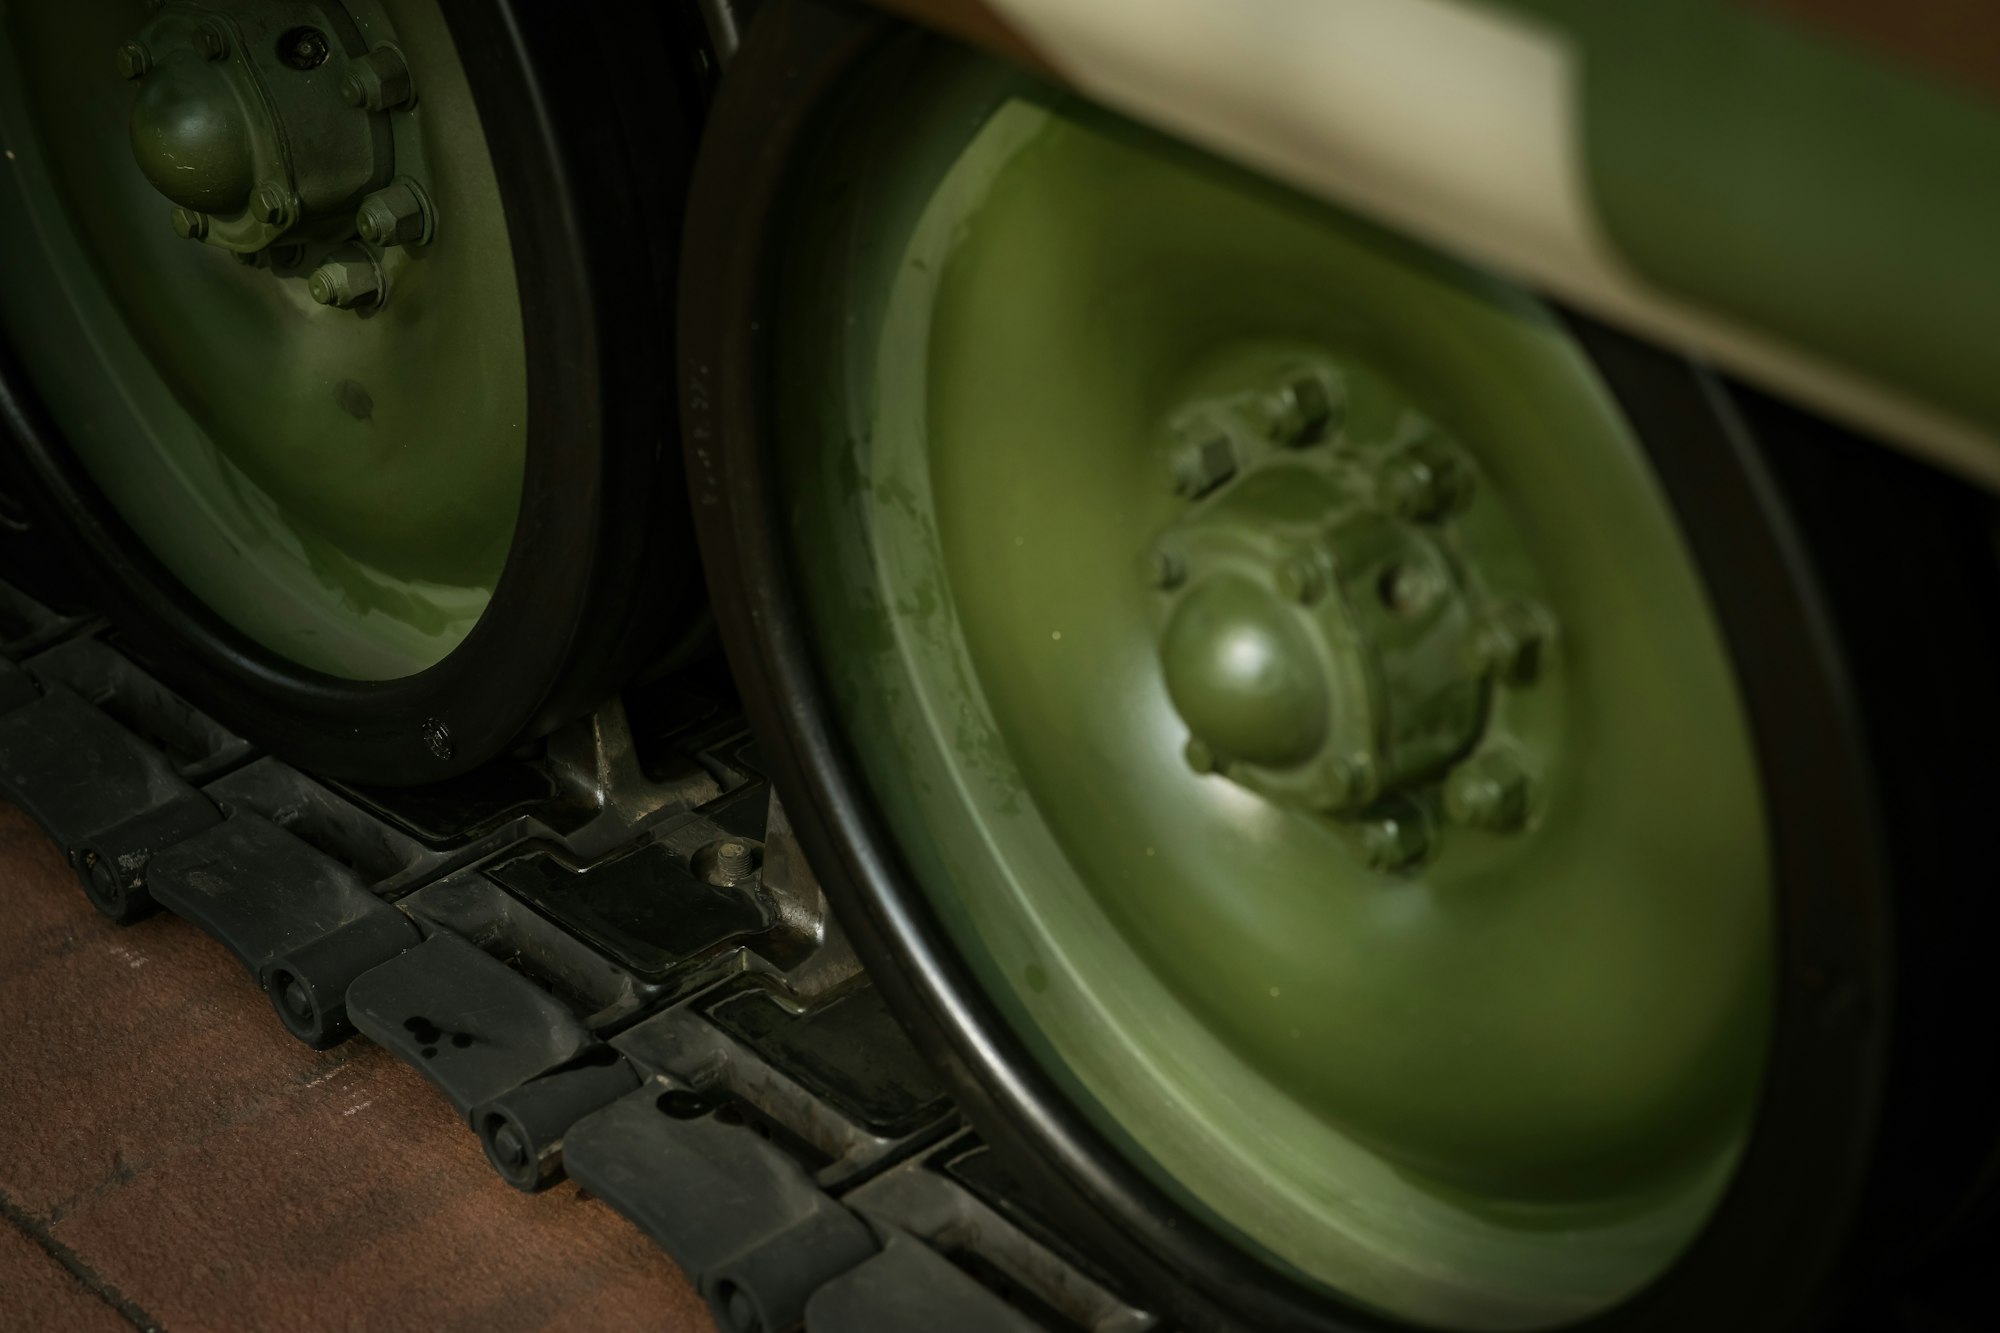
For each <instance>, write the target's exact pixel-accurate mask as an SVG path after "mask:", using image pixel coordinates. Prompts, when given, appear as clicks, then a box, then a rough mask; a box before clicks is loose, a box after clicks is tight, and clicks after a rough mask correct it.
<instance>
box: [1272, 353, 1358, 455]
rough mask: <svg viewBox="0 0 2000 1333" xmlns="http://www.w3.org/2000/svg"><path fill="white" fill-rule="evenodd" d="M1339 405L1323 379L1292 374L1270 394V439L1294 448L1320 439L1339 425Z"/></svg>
mask: <svg viewBox="0 0 2000 1333" xmlns="http://www.w3.org/2000/svg"><path fill="white" fill-rule="evenodd" d="M1339 407H1340V404H1339V403H1338V401H1337V400H1336V399H1335V397H1334V395H1333V394H1332V393H1331V392H1329V391H1328V389H1327V385H1326V381H1325V380H1323V379H1321V378H1320V377H1319V376H1318V375H1314V374H1312V373H1310V372H1304V373H1301V374H1298V375H1295V376H1293V377H1292V378H1291V379H1290V380H1288V381H1286V383H1285V385H1284V387H1283V388H1281V389H1279V390H1278V391H1277V392H1276V393H1274V394H1272V395H1271V398H1270V412H1271V426H1270V431H1271V438H1272V439H1274V440H1276V441H1277V442H1278V443H1280V444H1288V445H1291V446H1293V447H1294V448H1296V447H1299V446H1302V445H1308V444H1313V443H1316V442H1317V441H1319V440H1323V439H1325V438H1326V437H1327V436H1328V435H1329V434H1331V433H1332V432H1333V431H1334V430H1336V429H1338V427H1339V424H1340V422H1339V418H1340V416H1341V413H1340V411H1339Z"/></svg>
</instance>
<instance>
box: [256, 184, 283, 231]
mask: <svg viewBox="0 0 2000 1333" xmlns="http://www.w3.org/2000/svg"><path fill="white" fill-rule="evenodd" d="M255 203H256V209H257V220H258V221H260V222H264V223H268V224H270V225H271V226H274V227H275V226H283V225H285V224H286V223H288V222H290V220H291V216H292V195H291V191H289V190H287V189H285V188H284V187H283V186H282V185H266V186H264V187H263V188H261V189H260V190H258V191H257V198H256V200H255Z"/></svg>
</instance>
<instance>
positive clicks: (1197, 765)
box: [1181, 736, 1215, 775]
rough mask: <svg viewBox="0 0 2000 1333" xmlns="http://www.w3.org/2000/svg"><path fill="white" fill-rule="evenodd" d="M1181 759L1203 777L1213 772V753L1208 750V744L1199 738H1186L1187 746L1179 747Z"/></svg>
mask: <svg viewBox="0 0 2000 1333" xmlns="http://www.w3.org/2000/svg"><path fill="white" fill-rule="evenodd" d="M1181 757H1182V758H1183V759H1185V760H1187V766H1188V767H1189V768H1191V769H1193V770H1194V771H1195V772H1197V773H1201V774H1204V775H1205V774H1209V773H1213V772H1214V771H1215V751H1213V750H1211V749H1209V748H1208V742H1207V741H1205V740H1203V739H1202V738H1201V737H1199V736H1190V737H1188V740H1187V744H1186V745H1184V746H1182V747H1181Z"/></svg>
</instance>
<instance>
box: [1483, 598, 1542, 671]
mask: <svg viewBox="0 0 2000 1333" xmlns="http://www.w3.org/2000/svg"><path fill="white" fill-rule="evenodd" d="M1549 631H1550V625H1549V617H1548V614H1547V613H1546V612H1545V611H1543V610H1542V609H1541V608H1540V607H1538V606H1536V605H1535V604H1534V603H1532V602H1527V601H1518V600H1517V601H1510V602H1502V603H1500V604H1499V605H1497V606H1495V607H1493V608H1491V609H1490V610H1489V611H1488V612H1487V614H1486V620H1485V623H1484V624H1482V625H1481V626H1480V627H1479V656H1480V658H1481V660H1482V661H1483V662H1484V664H1485V665H1487V666H1488V667H1490V668H1492V670H1493V674H1494V675H1496V676H1498V677H1499V678H1500V679H1501V680H1503V681H1505V682H1506V683H1507V684H1509V685H1526V684H1528V683H1529V682H1531V681H1533V680H1534V679H1535V678H1536V677H1538V676H1540V675H1541V674H1542V667H1543V666H1544V661H1543V659H1544V657H1546V656H1547V647H1548V641H1549Z"/></svg>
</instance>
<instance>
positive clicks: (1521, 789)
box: [1444, 750, 1528, 833]
mask: <svg viewBox="0 0 2000 1333" xmlns="http://www.w3.org/2000/svg"><path fill="white" fill-rule="evenodd" d="M1444 812H1445V814H1446V815H1447V816H1449V817H1450V819H1451V821H1452V823H1454V824H1461V825H1463V826H1465V827H1466V828H1474V829H1484V830H1486V831H1487V832H1489V833H1511V832H1513V831H1514V830H1516V829H1518V828H1520V827H1521V826H1522V825H1523V824H1525V823H1527V822H1528V775H1527V773H1526V772H1524V771H1523V770H1522V768H1521V764H1520V761H1519V760H1518V759H1516V758H1515V757H1514V756H1513V755H1511V754H1509V753H1508V752H1506V751H1504V750H1488V751H1486V752H1485V753H1484V754H1476V755H1474V756H1472V758H1470V759H1468V760H1466V761H1465V762H1464V763H1462V764H1460V765H1459V766H1458V767H1457V768H1454V769H1453V770H1452V771H1451V773H1450V774H1449V775H1448V776H1447V777H1446V778H1445V780H1444Z"/></svg>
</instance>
